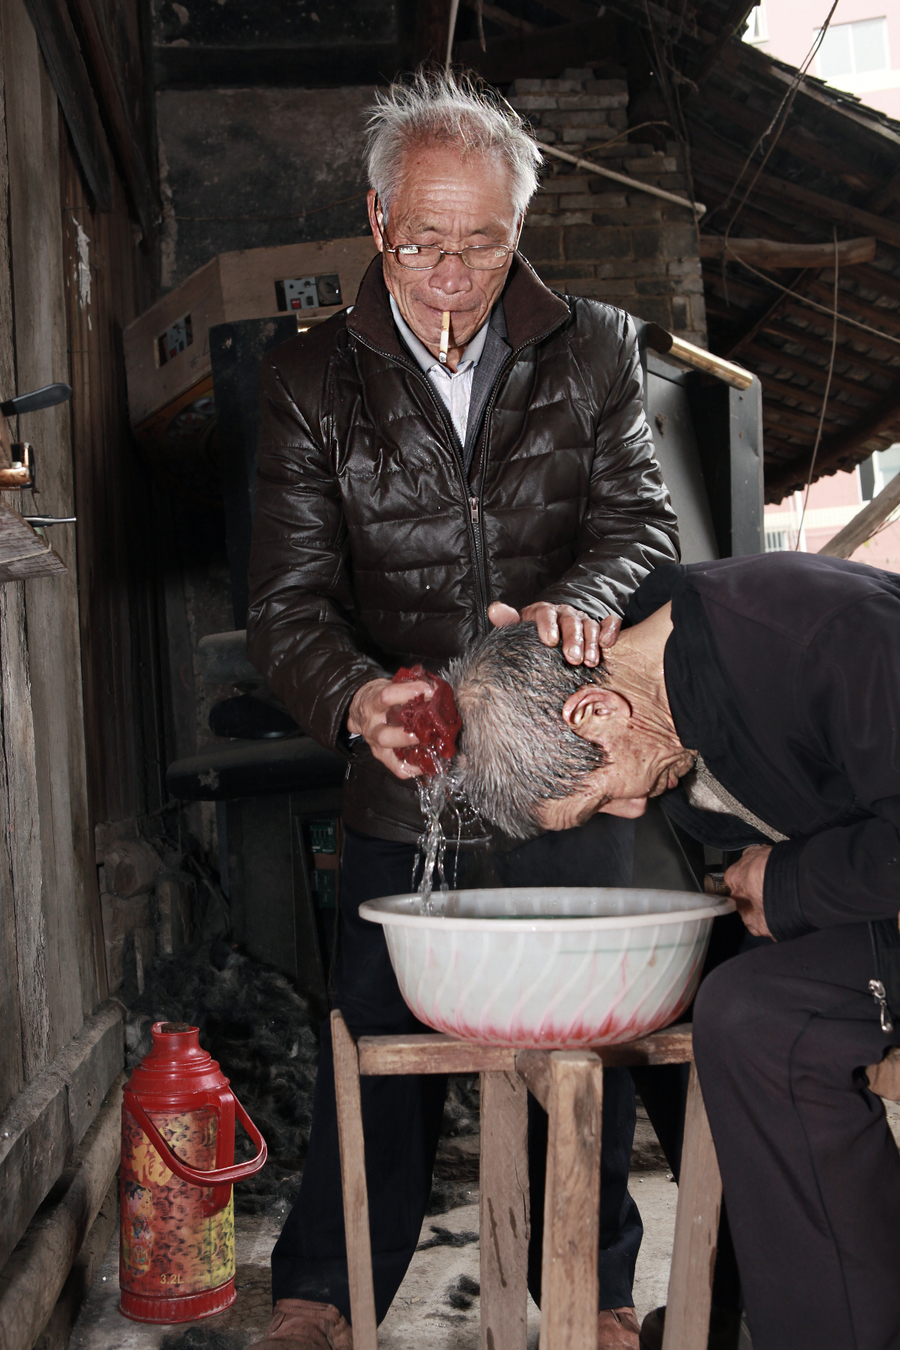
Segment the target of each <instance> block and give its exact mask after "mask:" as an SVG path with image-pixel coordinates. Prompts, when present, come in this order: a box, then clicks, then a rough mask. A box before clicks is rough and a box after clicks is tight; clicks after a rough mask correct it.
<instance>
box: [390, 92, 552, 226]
mask: <svg viewBox="0 0 900 1350" xmlns="http://www.w3.org/2000/svg"><path fill="white" fill-rule="evenodd" d="M368 114H369V115H368V120H367V122H366V132H365V134H366V170H367V172H368V175H369V185H370V187H373V188H374V189H375V191H376V192H377V194H378V200H379V201H380V203H381V207H382V210H383V211H384V216H385V220H387V216H388V212H389V210H390V205H391V202H392V200H393V198H394V194H395V193H396V191H397V189H398V187H399V186H400V182H401V180H402V177H403V164H404V160H405V158H406V153H407V151H408V150H409V149H410V148H411V147H412V146H419V145H448V146H458V147H459V149H460V150H461V151H462V152H463V153H465V154H481V155H484V156H485V157H486V158H489V159H495V160H500V161H501V162H502V163H505V164H506V165H507V167H508V168H509V171H510V176H511V180H512V199H513V205H514V207H515V211H516V215H517V216H522V215H524V213H525V211H526V210H527V209H528V203H529V202H530V201H531V198H532V197H533V196H534V193H535V191H536V189H537V185H538V180H537V172H538V169H539V168H540V165H541V163H542V158H541V152H540V150H539V149H538V146H537V143H536V142H535V140H534V138H533V137H532V136H530V135H529V134H528V132H527V130H526V129H525V122H524V120H523V119H522V118H521V117H520V116H519V114H518V113H517V112H516V110H515V109H514V108H513V107H512V106H511V105H510V104H509V103H507V102H506V100H505V99H504V98H501V96H500V95H499V94H497V93H496V92H495V91H493V90H491V89H489V88H487V87H486V86H484V85H482V84H481V83H480V82H479V81H478V78H477V77H476V76H470V75H466V74H454V73H453V72H452V71H443V70H441V71H431V70H426V69H423V68H421V67H420V68H419V69H418V70H417V71H416V72H415V74H414V75H412V76H408V77H406V79H400V80H395V81H394V83H393V84H392V85H391V86H390V87H389V88H388V89H387V90H385V91H384V92H381V91H379V92H377V93H376V95H375V102H374V103H373V104H372V105H371V107H370V108H369V109H368Z"/></svg>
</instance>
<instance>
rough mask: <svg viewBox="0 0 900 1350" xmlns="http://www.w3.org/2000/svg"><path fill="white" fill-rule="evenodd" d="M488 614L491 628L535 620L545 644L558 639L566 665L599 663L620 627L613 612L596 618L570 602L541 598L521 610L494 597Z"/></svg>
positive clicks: (614, 642) (552, 644)
mask: <svg viewBox="0 0 900 1350" xmlns="http://www.w3.org/2000/svg"><path fill="white" fill-rule="evenodd" d="M488 618H489V619H490V621H491V623H492V624H493V625H494V627H495V628H506V627H507V625H508V624H511V623H519V622H520V621H521V620H525V621H526V622H530V623H534V624H536V625H537V630H538V635H539V637H540V639H541V641H542V642H543V643H544V644H545V645H546V646H547V647H555V646H556V645H557V643H561V646H562V654H563V656H564V657H565V658H566V660H567V661H568V663H569V665H570V666H599V664H600V654H601V651H608V650H609V648H610V647H614V646H615V644H616V639H617V638H618V636H619V631H620V629H621V627H622V620H621V619H620V618H619V616H618V615H617V614H607V615H606V617H605V619H603V620H602V621H601V622H598V621H597V620H596V619H592V618H591V617H590V615H589V614H585V613H583V611H582V610H580V609H575V608H574V607H573V606H572V605H551V604H549V603H547V601H543V600H542V601H539V602H538V603H536V604H533V605H526V607H525V608H524V609H523V610H521V611H519V610H517V609H513V607H512V605H504V604H502V603H501V602H500V601H495V602H494V604H492V605H491V607H490V608H489V610H488Z"/></svg>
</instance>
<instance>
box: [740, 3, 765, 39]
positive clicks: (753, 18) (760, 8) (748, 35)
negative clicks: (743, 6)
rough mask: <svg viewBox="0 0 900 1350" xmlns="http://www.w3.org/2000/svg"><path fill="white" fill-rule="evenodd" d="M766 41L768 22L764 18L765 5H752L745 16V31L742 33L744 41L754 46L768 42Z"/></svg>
mask: <svg viewBox="0 0 900 1350" xmlns="http://www.w3.org/2000/svg"><path fill="white" fill-rule="evenodd" d="M768 40H769V21H768V19H767V18H766V7H765V5H754V7H753V9H751V11H750V13H749V14H748V15H747V31H746V32H745V33H744V41H745V42H750V43H752V44H753V45H754V46H755V45H756V44H757V43H758V42H768Z"/></svg>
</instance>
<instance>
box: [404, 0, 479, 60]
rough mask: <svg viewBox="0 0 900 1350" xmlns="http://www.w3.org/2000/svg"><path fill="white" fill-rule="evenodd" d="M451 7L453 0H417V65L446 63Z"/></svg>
mask: <svg viewBox="0 0 900 1350" xmlns="http://www.w3.org/2000/svg"><path fill="white" fill-rule="evenodd" d="M450 8H451V0H417V4H416V50H415V61H414V64H415V65H418V64H420V63H425V64H428V63H429V62H437V63H438V64H440V65H443V64H444V61H445V60H446V57H447V34H448V32H449V30H450ZM476 45H478V44H476Z"/></svg>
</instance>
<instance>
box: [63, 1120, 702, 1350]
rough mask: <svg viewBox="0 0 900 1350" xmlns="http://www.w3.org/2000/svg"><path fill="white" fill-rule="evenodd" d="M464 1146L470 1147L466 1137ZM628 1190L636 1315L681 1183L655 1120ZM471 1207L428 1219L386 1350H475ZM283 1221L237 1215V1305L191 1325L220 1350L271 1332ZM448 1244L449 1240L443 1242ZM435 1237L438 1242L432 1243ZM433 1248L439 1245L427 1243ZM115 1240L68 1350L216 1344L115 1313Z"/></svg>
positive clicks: (386, 1335)
mask: <svg viewBox="0 0 900 1350" xmlns="http://www.w3.org/2000/svg"><path fill="white" fill-rule="evenodd" d="M467 1142H468V1141H467ZM634 1160H635V1165H636V1169H637V1170H634V1171H633V1172H632V1177H631V1191H632V1193H633V1195H634V1197H635V1199H636V1200H637V1202H638V1206H639V1208H640V1210H641V1214H642V1216H643V1219H644V1241H643V1244H642V1246H641V1252H640V1256H639V1258H638V1266H637V1278H636V1281H635V1288H634V1296H635V1304H636V1307H637V1310H638V1314H639V1316H641V1317H642V1316H643V1315H644V1314H645V1313H646V1312H648V1311H649V1310H650V1309H651V1308H655V1307H657V1306H658V1305H659V1304H662V1303H665V1301H666V1287H667V1283H668V1276H669V1262H670V1260H671V1255H672V1235H673V1232H674V1227H675V1203H676V1199H677V1195H678V1191H677V1187H676V1186H675V1185H674V1184H673V1183H672V1181H671V1179H670V1177H669V1174H668V1173H667V1172H666V1171H665V1169H664V1167H663V1166H661V1163H662V1156H661V1154H660V1152H659V1146H658V1144H657V1143H656V1139H655V1137H654V1135H653V1131H652V1129H651V1127H650V1124H649V1122H648V1121H647V1120H646V1117H645V1116H644V1114H643V1112H641V1113H640V1118H639V1121H638V1131H637V1137H636V1140H635V1154H634ZM466 1198H467V1199H469V1201H470V1203H468V1204H464V1205H461V1206H460V1207H458V1208H456V1209H453V1210H451V1211H450V1212H449V1213H447V1214H441V1215H438V1216H436V1217H434V1218H427V1219H426V1220H425V1224H424V1226H423V1228H422V1239H421V1244H422V1249H420V1250H419V1251H418V1252H417V1253H416V1255H415V1257H414V1259H413V1262H412V1265H411V1266H410V1269H409V1271H408V1273H407V1276H406V1279H405V1280H404V1282H403V1284H402V1286H401V1288H400V1291H399V1293H398V1295H397V1297H396V1298H395V1300H394V1303H393V1305H392V1307H391V1309H390V1312H389V1313H388V1316H387V1318H386V1319H385V1321H384V1322H383V1323H382V1326H381V1328H380V1329H379V1337H378V1343H379V1347H380V1350H477V1347H478V1329H479V1300H478V1292H477V1290H478V1278H479V1269H478V1260H479V1257H478V1204H477V1186H474V1185H473V1186H470V1187H469V1188H468V1191H467V1194H466ZM282 1222H283V1215H273V1216H265V1217H257V1216H253V1217H250V1216H246V1215H238V1216H237V1222H236V1239H237V1275H236V1280H235V1283H236V1287H237V1299H236V1300H235V1302H234V1304H233V1305H232V1307H231V1308H229V1309H228V1310H227V1311H226V1312H224V1313H220V1314H218V1315H217V1316H215V1317H209V1318H205V1319H204V1320H203V1322H202V1324H193V1325H194V1326H195V1327H197V1330H198V1331H199V1329H200V1327H201V1326H202V1328H203V1330H204V1331H205V1332H207V1333H209V1332H213V1331H215V1332H218V1333H219V1334H220V1335H219V1337H216V1338H215V1350H242V1347H244V1346H246V1345H249V1344H252V1342H253V1341H254V1340H255V1339H256V1338H257V1337H259V1336H262V1334H263V1333H264V1332H265V1329H266V1327H267V1325H268V1322H269V1318H270V1315H271V1301H270V1292H271V1284H270V1276H269V1256H270V1253H271V1251H272V1246H273V1244H274V1242H275V1239H276V1237H277V1236H278V1233H279V1231H280V1228H281V1224H282ZM442 1238H443V1240H441V1239H442ZM435 1239H437V1241H435ZM432 1243H434V1245H430V1244H432ZM118 1302H119V1280H118V1235H116V1238H115V1240H114V1241H113V1244H112V1246H111V1247H110V1250H109V1252H108V1254H107V1256H106V1259H105V1261H104V1262H103V1265H102V1267H101V1269H100V1271H99V1274H98V1276H97V1279H96V1281H95V1283H94V1286H93V1288H92V1290H91V1293H90V1295H89V1296H88V1300H87V1302H86V1304H85V1306H84V1308H83V1309H82V1312H81V1315H80V1317H79V1319H78V1322H77V1323H76V1326H75V1329H74V1331H73V1333H72V1338H71V1341H70V1343H69V1346H70V1350H160V1348H161V1347H163V1348H164V1350H169V1347H167V1346H164V1343H165V1342H167V1341H168V1342H169V1343H170V1344H171V1342H172V1341H173V1340H174V1341H175V1342H176V1344H175V1345H172V1346H171V1350H199V1347H200V1346H201V1345H202V1344H203V1342H204V1341H206V1342H207V1343H208V1344H212V1343H213V1338H211V1337H207V1336H203V1337H200V1336H197V1338H196V1339H194V1338H193V1334H192V1338H191V1339H192V1344H191V1346H190V1348H189V1346H188V1344H186V1343H185V1344H184V1346H183V1347H182V1346H178V1344H177V1342H178V1340H180V1339H181V1333H183V1332H184V1331H185V1330H186V1327H185V1325H184V1324H182V1325H181V1326H157V1325H153V1326H151V1325H147V1324H144V1323H139V1322H131V1321H129V1320H128V1319H127V1318H126V1317H123V1316H122V1314H121V1313H120V1312H119V1311H118ZM539 1322H540V1314H539V1312H538V1309H537V1307H536V1306H535V1305H534V1303H532V1302H531V1300H529V1309H528V1328H529V1333H528V1347H529V1350H536V1348H537V1343H538V1328H539Z"/></svg>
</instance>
